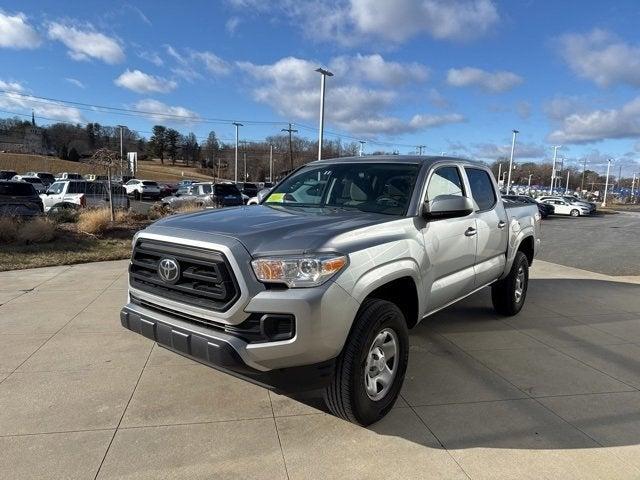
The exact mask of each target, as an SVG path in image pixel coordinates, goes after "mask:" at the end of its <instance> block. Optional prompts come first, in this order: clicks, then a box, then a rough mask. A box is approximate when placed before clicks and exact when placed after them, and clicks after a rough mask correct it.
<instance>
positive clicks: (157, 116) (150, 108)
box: [134, 98, 200, 123]
mask: <svg viewBox="0 0 640 480" xmlns="http://www.w3.org/2000/svg"><path fill="white" fill-rule="evenodd" d="M134 108H135V109H136V110H139V111H141V112H144V113H145V114H146V115H147V116H148V117H149V118H150V119H151V120H153V121H155V122H158V123H162V122H164V123H171V122H174V123H183V122H184V123H190V122H194V121H197V120H198V119H199V118H200V117H199V115H198V114H197V113H195V112H193V111H191V110H189V109H187V108H185V107H180V106H171V105H167V104H165V103H162V102H159V101H158V100H154V99H152V98H146V99H144V100H140V101H139V102H137V103H136V104H135V105H134Z"/></svg>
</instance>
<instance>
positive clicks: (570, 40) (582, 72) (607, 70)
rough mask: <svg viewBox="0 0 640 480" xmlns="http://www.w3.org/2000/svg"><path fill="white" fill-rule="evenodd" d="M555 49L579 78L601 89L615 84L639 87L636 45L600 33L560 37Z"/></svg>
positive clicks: (639, 55)
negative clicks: (558, 46)
mask: <svg viewBox="0 0 640 480" xmlns="http://www.w3.org/2000/svg"><path fill="white" fill-rule="evenodd" d="M559 45H560V54H561V55H562V57H563V58H564V60H565V61H566V62H567V64H568V65H569V67H570V68H571V69H572V70H573V71H574V72H575V73H576V74H577V75H579V76H580V77H583V78H587V79H589V80H591V81H593V82H595V83H596V84H597V85H599V86H601V87H608V86H609V85H613V84H616V83H626V84H628V85H632V86H634V87H640V45H631V44H628V43H625V42H623V41H621V40H620V39H619V38H618V37H616V36H615V35H613V34H611V33H609V32H607V31H605V30H600V29H595V30H592V31H591V32H589V33H586V34H578V33H572V34H567V35H563V36H562V37H560V39H559Z"/></svg>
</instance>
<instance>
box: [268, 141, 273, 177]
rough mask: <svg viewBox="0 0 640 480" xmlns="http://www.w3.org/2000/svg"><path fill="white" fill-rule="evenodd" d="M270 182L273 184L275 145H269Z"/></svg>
mask: <svg viewBox="0 0 640 480" xmlns="http://www.w3.org/2000/svg"><path fill="white" fill-rule="evenodd" d="M269 182H273V145H269Z"/></svg>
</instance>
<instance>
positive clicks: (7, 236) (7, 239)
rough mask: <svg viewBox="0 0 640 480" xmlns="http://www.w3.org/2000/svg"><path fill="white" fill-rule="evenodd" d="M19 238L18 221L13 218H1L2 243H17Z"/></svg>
mask: <svg viewBox="0 0 640 480" xmlns="http://www.w3.org/2000/svg"><path fill="white" fill-rule="evenodd" d="M16 238H18V221H17V220H16V219H15V218H11V217H0V243H11V242H15V240H16Z"/></svg>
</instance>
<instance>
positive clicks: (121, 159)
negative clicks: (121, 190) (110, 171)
mask: <svg viewBox="0 0 640 480" xmlns="http://www.w3.org/2000/svg"><path fill="white" fill-rule="evenodd" d="M118 127H120V178H122V177H123V176H124V158H123V157H124V149H123V147H122V129H123V128H125V127H124V125H118Z"/></svg>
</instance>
